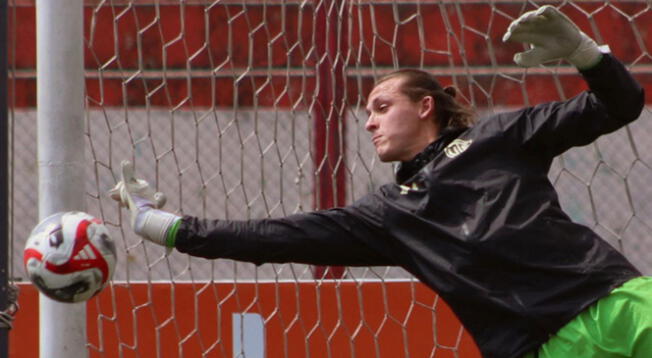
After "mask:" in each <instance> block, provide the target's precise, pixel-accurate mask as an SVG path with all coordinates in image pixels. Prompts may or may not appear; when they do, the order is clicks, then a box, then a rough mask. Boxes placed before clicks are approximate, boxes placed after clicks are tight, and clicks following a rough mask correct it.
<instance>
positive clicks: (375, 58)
mask: <svg viewBox="0 0 652 358" xmlns="http://www.w3.org/2000/svg"><path fill="white" fill-rule="evenodd" d="M555 4H556V5H558V6H560V7H561V9H562V10H563V11H564V12H565V13H566V14H567V15H568V16H570V17H571V18H572V19H573V20H574V21H575V22H576V23H577V24H578V25H579V26H580V27H581V28H582V29H583V30H584V31H585V32H587V33H588V34H589V35H590V36H592V37H593V38H595V39H596V40H597V41H598V42H599V43H608V44H609V45H610V46H611V48H612V51H613V52H614V53H615V54H616V56H618V57H619V58H620V59H622V60H623V61H624V62H625V63H626V64H627V65H628V66H629V67H630V69H631V70H632V71H633V72H634V74H635V75H636V77H637V78H638V79H639V80H640V81H641V82H642V83H643V85H644V86H645V87H646V88H647V89H648V93H649V92H650V86H651V84H652V81H651V79H652V65H651V64H652V57H651V55H650V52H649V48H650V47H651V46H652V35H649V26H648V25H647V24H649V23H651V22H652V9H651V8H650V4H649V2H645V1H622V2H618V3H611V2H604V1H582V2H557V3H555ZM33 5H34V4H33V2H30V1H18V2H17V3H14V4H13V7H12V11H13V14H14V15H13V16H12V18H11V20H12V21H13V25H12V29H13V31H14V32H13V36H14V37H13V40H14V44H21V45H20V46H16V45H14V46H13V47H12V49H13V58H12V66H13V67H12V68H13V70H12V73H11V75H12V77H11V80H12V88H14V94H13V97H12V99H11V103H12V104H13V112H12V119H13V121H12V133H13V137H14V138H15V139H14V147H13V150H12V155H13V163H12V168H13V175H14V177H13V198H12V203H13V208H12V221H13V223H14V224H13V227H12V234H13V236H12V237H13V244H14V253H13V262H14V268H13V270H14V275H15V276H16V278H17V279H21V278H24V270H23V268H22V265H21V258H22V253H21V252H22V248H23V245H24V240H25V238H26V237H27V235H28V233H29V231H30V230H31V228H32V227H33V226H34V225H35V224H36V221H37V216H38V213H37V192H36V190H35V188H37V187H38V186H37V182H36V179H37V173H36V170H37V164H36V148H35V146H34V145H33V143H34V139H33V138H35V137H36V128H35V125H36V112H35V111H34V109H33V107H34V105H35V91H34V87H35V79H34V76H35V73H34V68H35V63H36V59H35V57H34V53H35V51H34V48H35V47H33V49H32V51H31V52H30V50H29V48H30V46H32V45H34V46H35V42H34V38H33V37H34V34H33V32H31V33H30V32H29V31H22V30H19V29H25V28H34V7H33ZM539 5H542V3H538V2H518V1H486V2H484V1H417V2H396V1H382V0H377V1H335V0H333V1H328V0H321V1H317V0H315V1H276V0H269V1H263V0H258V1H244V0H242V1H236V0H231V1H216V2H210V1H203V0H186V1H176V0H158V1H156V0H143V1H140V0H138V1H136V0H133V1H129V0H110V1H90V0H89V1H87V2H86V5H85V45H86V46H85V51H86V52H85V67H86V112H85V113H86V118H85V122H86V123H85V124H86V129H87V138H86V139H87V153H88V155H87V158H88V167H87V170H88V176H89V182H88V186H87V187H88V190H87V197H88V200H87V205H88V206H87V211H88V212H90V213H92V214H95V215H97V216H99V217H101V218H102V219H103V220H104V221H105V223H106V224H107V225H108V226H109V228H110V230H111V232H112V234H113V237H114V239H115V240H116V241H117V244H118V245H117V246H118V248H119V250H120V257H119V262H120V264H119V266H118V268H117V270H116V273H115V276H114V280H113V283H112V285H111V286H110V287H109V288H108V289H107V290H105V292H103V294H102V295H101V296H100V297H99V298H98V299H96V300H94V301H91V304H90V305H89V309H90V310H91V312H92V315H91V319H90V323H89V324H90V326H89V343H88V344H89V348H90V350H91V353H92V355H97V356H116V355H118V356H147V357H149V356H157V357H164V356H165V357H166V356H188V357H190V356H193V357H194V356H200V355H202V354H203V356H216V357H217V356H233V357H244V356H247V357H250V356H256V353H255V351H252V349H254V348H251V347H254V346H256V344H254V343H247V342H248V341H246V339H244V337H245V336H246V337H250V336H251V333H250V332H255V331H256V328H255V327H257V325H258V324H260V325H261V326H262V327H263V329H262V331H263V332H264V335H265V337H266V338H265V342H266V343H265V349H266V352H265V353H266V355H267V356H269V357H290V356H297V357H298V356H310V357H322V356H324V357H338V356H358V357H360V356H363V357H369V356H378V357H380V356H397V357H398V356H404V357H408V356H418V357H422V356H431V357H453V356H456V357H457V356H461V357H474V356H478V355H477V352H476V351H475V350H474V348H473V347H472V346H473V345H472V343H469V342H470V339H469V338H468V336H466V334H465V333H464V330H463V328H462V327H461V326H460V325H459V323H457V322H456V321H455V319H454V317H453V316H452V314H451V313H450V311H449V310H448V308H447V307H446V305H445V304H444V303H443V302H442V301H441V300H440V299H439V298H438V296H436V295H435V294H434V293H432V292H430V291H429V290H427V289H426V288H424V287H423V286H422V285H420V284H419V283H417V282H416V281H415V279H414V278H413V277H412V276H411V275H409V274H408V273H407V272H405V271H404V270H402V269H400V268H395V267H387V268H384V267H382V268H381V267H374V268H346V271H345V273H344V277H345V278H346V280H343V281H323V280H316V279H315V278H314V277H315V268H313V267H310V266H306V265H297V264H283V265H272V264H265V265H262V266H255V265H252V264H247V263H241V262H233V261H229V260H216V261H207V260H203V259H196V258H191V257H188V256H185V255H181V254H179V253H175V254H173V255H171V256H168V257H166V256H165V254H164V252H163V250H162V249H160V248H157V247H154V246H153V245H151V244H148V243H145V242H143V241H142V240H141V239H140V238H138V237H137V236H135V235H134V234H133V233H132V232H131V229H130V228H129V225H128V216H127V215H126V214H127V213H126V212H125V211H124V210H123V211H121V210H120V209H119V208H118V207H117V206H116V205H115V204H114V203H113V202H112V201H111V200H110V199H109V198H108V197H107V196H106V192H107V191H108V190H109V189H110V188H111V187H112V186H113V185H114V184H115V182H116V181H117V180H119V175H120V173H119V165H120V161H121V160H123V159H130V160H132V161H133V162H134V163H135V165H136V172H137V174H138V176H140V177H142V178H144V179H146V180H147V181H149V182H150V183H152V184H153V185H154V186H155V187H156V188H157V189H158V190H160V191H163V192H165V193H166V194H167V196H168V204H167V206H166V209H167V210H170V211H173V212H176V213H178V214H187V215H196V216H201V217H208V218H227V219H250V218H264V217H279V216H284V215H288V214H292V213H297V212H304V211H309V210H312V209H314V208H324V207H329V206H334V205H341V204H346V203H350V202H352V201H354V200H356V199H358V198H360V197H361V196H363V195H365V194H366V193H368V192H369V191H370V190H373V189H374V188H376V187H378V186H379V185H381V184H384V183H388V182H391V181H392V180H393V174H392V167H391V165H389V164H383V163H380V162H379V161H378V159H377V157H376V155H375V151H374V148H373V146H372V144H371V143H370V140H369V136H368V134H367V133H366V132H365V130H364V123H365V120H366V114H365V111H364V106H365V104H366V103H365V98H366V95H367V94H368V92H369V90H370V89H371V86H372V84H373V82H374V79H376V78H378V76H381V75H383V74H385V73H388V72H389V71H391V70H393V69H396V68H399V67H420V68H424V69H427V70H428V71H430V72H432V73H434V74H435V75H436V76H437V77H438V78H439V79H440V81H441V82H442V83H443V84H445V85H449V84H452V85H456V86H457V87H458V88H459V89H460V93H461V95H462V97H463V100H464V101H466V102H468V103H469V104H470V105H472V106H473V107H474V108H475V109H476V110H478V111H479V112H480V113H487V114H488V113H493V112H500V111H503V110H509V109H513V108H516V107H521V106H524V105H533V104H536V103H540V102H543V101H550V100H563V99H567V98H570V97H571V96H573V95H575V94H577V93H578V92H579V91H581V90H583V89H584V88H585V85H584V83H583V81H582V80H581V78H580V77H579V76H578V75H577V73H576V71H575V70H573V69H571V68H570V67H568V66H567V65H565V64H562V65H561V66H556V65H551V66H547V67H540V68H534V69H529V70H527V71H525V70H523V69H521V68H517V67H515V66H514V65H513V64H512V61H511V58H512V56H513V54H514V53H515V52H517V51H520V50H521V49H522V47H521V46H519V45H514V44H503V43H501V42H500V39H501V37H502V34H503V32H504V30H505V29H506V28H507V26H508V24H509V23H510V22H511V21H512V20H513V19H515V18H516V17H518V15H519V14H521V13H523V12H524V11H527V10H531V9H533V8H534V7H535V6H539ZM650 116H651V112H650V109H649V107H648V108H647V109H645V110H644V112H643V115H642V117H643V118H641V119H640V120H638V121H636V122H634V123H633V124H631V125H629V126H628V127H626V128H623V129H621V130H619V131H617V132H616V133H614V134H611V135H608V136H605V137H602V138H600V139H599V140H598V141H597V142H596V143H593V144H591V145H589V146H586V147H582V148H575V149H572V150H570V151H569V152H567V153H565V154H563V155H562V156H560V157H558V158H557V159H556V160H555V161H554V163H553V168H552V170H551V172H550V179H551V181H552V182H553V183H554V184H555V186H556V188H557V189H558V190H559V193H560V200H561V203H562V206H563V207H564V209H565V210H566V211H567V212H568V213H569V215H570V216H571V217H572V218H573V219H574V220H576V221H578V222H581V223H583V224H585V225H587V226H589V227H591V228H593V229H594V230H596V231H597V232H598V233H599V234H600V235H601V236H602V237H603V238H605V239H606V240H607V241H609V242H610V243H611V244H612V245H614V246H615V247H617V248H618V249H619V250H621V251H623V252H624V253H625V254H626V255H627V256H628V257H629V258H630V259H631V260H632V261H633V262H634V263H635V264H636V265H637V266H638V267H639V268H640V269H641V270H643V271H644V272H646V273H648V274H649V273H652V260H650V256H651V252H652V239H650V234H651V233H652V227H651V225H650V223H652V205H651V204H650V202H651V200H650V198H652V189H651V188H650V186H649V185H648V183H650V182H652V167H651V166H652V154H650V153H652V150H651V149H652V148H650V146H652V144H650V141H649V140H648V138H647V137H648V134H649V133H652V128H651V124H650V123H652V122H651V121H650V119H651V118H650ZM247 314H253V315H254V316H248V315H247ZM250 330H251V331H250ZM246 332H249V333H246ZM253 336H254V337H256V335H255V334H253ZM247 339H249V338H247ZM252 339H253V338H252ZM469 347H470V348H469Z"/></svg>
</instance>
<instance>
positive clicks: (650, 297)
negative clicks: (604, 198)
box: [112, 6, 652, 358]
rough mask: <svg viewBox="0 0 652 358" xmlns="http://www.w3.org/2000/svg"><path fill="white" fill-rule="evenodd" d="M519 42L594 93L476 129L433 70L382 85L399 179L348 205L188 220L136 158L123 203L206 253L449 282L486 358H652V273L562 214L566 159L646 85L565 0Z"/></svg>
mask: <svg viewBox="0 0 652 358" xmlns="http://www.w3.org/2000/svg"><path fill="white" fill-rule="evenodd" d="M503 40H504V41H516V42H522V43H526V44H529V45H530V49H529V50H528V51H525V52H523V53H519V54H517V55H516V56H515V57H514V60H515V61H516V63H518V64H519V65H522V66H526V67H527V66H536V65H539V64H541V63H544V62H548V61H554V60H559V59H564V60H566V61H568V62H570V63H571V64H572V65H574V66H575V67H577V68H578V70H579V71H580V73H581V74H582V76H583V77H584V79H585V80H586V82H587V84H588V86H589V91H586V92H583V93H581V94H579V95H578V96H576V97H574V98H572V99H570V100H567V101H563V102H552V103H545V104H540V105H537V106H534V107H529V108H523V109H521V110H518V111H515V112H510V113H501V114H497V115H493V116H491V117H489V118H486V119H484V120H482V121H479V122H478V123H477V124H474V123H473V116H472V113H470V112H469V111H468V110H467V109H465V108H464V107H463V106H461V105H460V104H458V102H457V101H456V100H455V98H454V97H455V91H454V89H452V88H446V89H444V88H442V87H441V86H440V85H439V84H438V83H437V81H436V80H435V79H434V78H433V77H432V76H431V75H429V74H427V73H425V72H422V71H418V70H401V71H398V72H395V73H392V74H390V75H388V76H387V77H384V78H382V79H381V80H380V81H378V82H377V84H376V85H375V87H374V88H373V90H372V91H371V93H370V95H369V98H368V104H367V110H368V112H369V119H368V121H367V123H366V128H367V130H368V131H369V132H370V133H371V136H372V141H373V143H374V145H375V147H376V151H377V153H378V155H379V157H380V159H381V160H383V161H398V162H401V164H400V166H399V169H398V171H397V175H396V180H397V182H396V183H391V184H387V185H384V186H382V187H380V188H379V189H378V190H376V191H375V192H372V193H370V194H368V195H366V196H365V197H363V198H362V199H360V200H358V201H357V202H355V203H353V204H351V205H349V206H346V207H342V208H336V209H332V210H324V211H317V212H312V213H302V214H296V215H291V216H287V217H284V218H277V219H261V220H249V221H231V220H207V219H200V218H196V217H190V216H184V217H179V216H177V215H174V214H172V213H168V212H165V211H162V210H160V206H161V205H160V204H161V200H159V198H158V197H157V196H156V195H155V193H154V192H153V190H152V189H151V188H150V187H149V186H148V185H147V183H146V182H145V181H143V180H139V179H135V178H134V171H133V167H132V165H131V164H130V163H128V162H127V163H124V164H123V174H122V175H123V177H122V181H120V182H119V183H118V184H117V186H116V188H115V189H114V191H113V193H112V197H113V198H115V199H116V200H118V201H120V202H121V203H122V204H123V205H126V206H127V207H128V208H129V210H130V212H131V224H132V226H133V229H134V231H135V232H136V233H137V234H139V235H140V236H142V237H144V238H145V239H147V240H149V241H152V242H154V243H156V244H159V245H165V246H167V247H170V248H176V249H177V250H178V251H179V252H182V253H188V254H190V255H193V256H200V257H205V258H211V259H214V258H229V259H235V260H242V261H248V262H253V263H256V264H262V263H268V262H275V263H280V262H300V263H308V264H315V265H348V266H376V265H378V266H384V265H398V266H402V267H404V268H405V269H407V270H408V271H409V272H411V273H412V274H414V275H415V276H416V277H418V278H419V279H420V280H421V281H422V282H424V283H425V284H426V285H428V286H429V287H431V288H432V289H434V290H435V291H436V292H438V293H439V294H440V295H441V297H442V298H443V299H445V300H446V302H447V303H449V305H450V306H451V308H452V309H453V310H454V311H455V313H456V314H457V316H458V317H459V319H460V320H461V322H462V323H463V324H464V326H465V327H466V329H467V330H468V331H469V333H470V334H471V335H472V336H473V337H474V339H475V341H476V343H477V345H478V347H479V349H480V351H481V352H482V354H483V356H484V357H488V358H489V357H499V358H512V357H527V358H532V357H539V358H544V357H555V358H559V357H565V358H566V357H573V358H581V357H638V358H644V357H645V358H649V357H652V278H648V277H644V276H642V275H641V273H640V272H639V271H638V270H637V269H636V268H634V267H633V266H632V264H630V262H628V261H627V259H626V258H625V257H623V256H622V255H621V254H620V253H619V252H618V251H617V250H615V249H614V248H613V247H611V246H610V245H609V244H608V243H606V242H605V241H603V240H602V239H601V238H600V237H599V236H598V235H597V234H595V233H594V232H593V231H591V230H590V229H589V228H587V227H585V226H582V225H579V224H576V223H573V222H572V221H571V220H570V219H569V217H568V216H567V215H566V214H565V213H564V212H563V211H562V210H561V208H560V205H559V200H558V198H557V194H556V192H555V189H554V187H553V185H552V184H551V183H550V181H549V180H548V176H547V174H548V171H549V168H550V165H551V162H552V160H553V158H554V157H555V156H557V155H559V154H561V153H563V152H564V151H566V150H567V149H569V148H571V147H574V146H582V145H586V144H589V143H591V142H593V141H594V140H596V138H598V137H599V136H601V135H603V134H606V133H610V132H613V131H615V130H617V129H619V128H621V127H623V126H625V125H626V124H628V123H630V122H632V121H633V120H635V119H636V118H637V117H638V116H639V115H640V113H641V111H642V108H643V105H644V93H643V90H642V89H641V87H640V86H639V85H638V84H637V83H636V82H635V80H634V79H633V78H632V76H631V75H630V74H629V73H628V71H627V70H626V69H625V67H624V66H623V65H622V64H621V63H620V62H619V61H618V60H616V59H615V58H614V57H613V56H612V55H611V54H610V53H609V52H608V49H607V48H604V47H598V46H597V45H596V43H595V42H594V41H593V40H592V39H590V38H589V37H587V36H586V35H585V34H584V33H582V32H581V31H580V30H579V29H578V28H577V27H576V26H575V25H574V24H573V23H572V22H571V21H570V20H569V19H568V18H567V17H566V16H565V15H563V14H562V13H560V12H559V11H558V10H557V9H556V8H554V7H551V6H544V7H541V8H539V9H538V10H535V11H531V12H528V13H525V14H523V16H521V17H520V18H518V19H517V20H515V21H514V22H513V23H512V24H511V25H510V26H509V29H508V30H507V32H506V34H505V36H504V38H503Z"/></svg>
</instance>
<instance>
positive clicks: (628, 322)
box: [524, 277, 652, 358]
mask: <svg viewBox="0 0 652 358" xmlns="http://www.w3.org/2000/svg"><path fill="white" fill-rule="evenodd" d="M567 357H573V358H616V357H618V358H623V357H635V358H651V357H652V277H637V278H635V279H632V280H630V281H627V282H626V283H625V284H624V285H622V286H621V287H618V288H616V289H614V290H613V291H612V292H611V293H610V294H609V295H608V296H606V297H603V298H601V299H600V300H599V301H598V302H596V303H594V304H593V305H591V306H590V307H589V308H587V309H586V310H584V311H583V312H582V313H580V314H579V315H577V317H575V318H574V319H573V320H572V321H570V322H569V323H568V324H566V325H565V326H564V327H562V328H561V329H560V330H559V331H558V332H557V333H556V334H555V335H553V336H552V337H551V338H550V340H549V341H548V342H546V343H544V344H543V345H542V346H541V347H540V348H539V350H538V351H536V352H532V353H529V354H527V355H525V357H524V358H567Z"/></svg>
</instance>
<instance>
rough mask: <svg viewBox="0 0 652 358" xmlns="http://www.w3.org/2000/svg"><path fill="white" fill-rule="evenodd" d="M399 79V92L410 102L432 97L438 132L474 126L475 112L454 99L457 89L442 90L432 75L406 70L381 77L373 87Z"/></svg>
mask: <svg viewBox="0 0 652 358" xmlns="http://www.w3.org/2000/svg"><path fill="white" fill-rule="evenodd" d="M396 77H401V78H403V79H404V80H403V83H402V84H401V92H402V93H403V94H405V95H406V96H408V98H410V100H411V101H413V102H418V101H420V100H421V99H422V98H423V97H425V96H432V98H433V99H434V100H435V121H436V123H437V125H438V126H439V130H440V131H443V130H446V129H465V128H470V127H472V126H473V124H475V121H476V116H475V112H474V111H473V110H472V109H471V108H469V107H467V106H465V105H463V104H461V103H460V102H458V101H457V99H456V98H455V97H456V95H457V89H456V88H455V87H453V86H449V87H446V88H443V87H442V86H441V85H440V84H439V82H438V81H437V79H436V78H435V76H433V75H432V74H430V73H428V72H426V71H422V70H417V69H412V68H407V69H401V70H398V71H394V72H392V73H390V74H388V75H385V76H383V77H381V78H380V79H379V80H378V81H377V82H376V84H375V85H374V87H376V86H378V85H379V84H381V83H382V82H385V81H387V80H389V79H391V78H396Z"/></svg>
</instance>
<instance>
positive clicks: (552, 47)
mask: <svg viewBox="0 0 652 358" xmlns="http://www.w3.org/2000/svg"><path fill="white" fill-rule="evenodd" d="M503 41H516V42H523V43H528V44H530V46H531V48H530V50H528V51H525V52H521V53H517V54H516V55H514V62H516V64H518V65H520V66H524V67H531V66H537V65H540V64H542V63H546V62H549V61H554V60H559V59H565V60H567V61H568V62H570V63H571V64H573V65H574V66H575V67H577V68H578V69H580V70H582V69H587V68H590V67H592V66H593V65H595V64H597V63H598V62H599V61H600V58H601V57H602V53H601V52H600V49H599V47H598V45H597V44H596V43H595V41H593V40H592V39H591V38H590V37H588V36H587V35H586V34H585V33H583V32H582V31H580V29H579V28H578V27H577V26H576V25H575V24H574V23H573V22H572V21H571V20H570V19H569V18H568V17H566V15H564V14H562V13H561V12H560V11H559V10H557V8H555V7H554V6H550V5H546V6H542V7H540V8H539V9H537V10H534V11H528V12H526V13H525V14H523V15H521V16H520V17H519V18H518V19H516V20H514V21H513V22H512V23H511V24H510V25H509V28H508V29H507V32H506V33H505V35H503Z"/></svg>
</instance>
